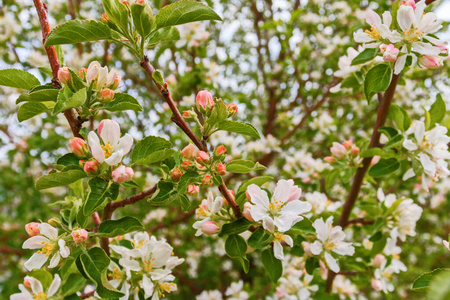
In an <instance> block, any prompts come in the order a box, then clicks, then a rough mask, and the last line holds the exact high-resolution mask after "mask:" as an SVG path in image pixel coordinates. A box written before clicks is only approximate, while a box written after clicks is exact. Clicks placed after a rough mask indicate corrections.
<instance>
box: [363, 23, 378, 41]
mask: <svg viewBox="0 0 450 300" xmlns="http://www.w3.org/2000/svg"><path fill="white" fill-rule="evenodd" d="M364 32H365V33H367V34H368V35H369V36H370V37H371V38H373V39H374V40H378V39H380V38H381V35H380V33H379V32H378V28H377V27H375V26H373V24H372V27H370V30H368V29H366V30H364Z"/></svg>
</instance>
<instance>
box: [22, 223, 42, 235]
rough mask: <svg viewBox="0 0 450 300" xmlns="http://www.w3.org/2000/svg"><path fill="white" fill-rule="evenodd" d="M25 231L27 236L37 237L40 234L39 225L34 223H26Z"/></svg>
mask: <svg viewBox="0 0 450 300" xmlns="http://www.w3.org/2000/svg"><path fill="white" fill-rule="evenodd" d="M25 230H26V232H27V233H28V235H29V236H35V235H39V234H40V231H39V223H36V222H31V223H28V224H27V225H25Z"/></svg>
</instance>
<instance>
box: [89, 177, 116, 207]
mask: <svg viewBox="0 0 450 300" xmlns="http://www.w3.org/2000/svg"><path fill="white" fill-rule="evenodd" d="M88 184H89V194H88V196H87V199H86V203H85V204H84V208H83V213H84V215H85V216H87V215H91V214H92V213H94V212H95V211H96V210H97V209H98V208H99V207H101V206H102V204H103V201H104V200H105V199H106V197H107V196H108V189H109V187H110V183H109V182H108V181H106V180H104V179H101V178H98V177H96V178H92V179H91V180H89V183H88Z"/></svg>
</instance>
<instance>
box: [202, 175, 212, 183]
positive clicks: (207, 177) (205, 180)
mask: <svg viewBox="0 0 450 300" xmlns="http://www.w3.org/2000/svg"><path fill="white" fill-rule="evenodd" d="M202 184H204V185H207V186H211V185H213V184H214V183H213V181H212V177H211V176H209V175H206V176H205V177H203V179H202Z"/></svg>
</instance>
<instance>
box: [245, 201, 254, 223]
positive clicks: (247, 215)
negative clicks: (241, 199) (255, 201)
mask: <svg viewBox="0 0 450 300" xmlns="http://www.w3.org/2000/svg"><path fill="white" fill-rule="evenodd" d="M252 206H253V205H252V204H251V203H250V202H245V203H244V211H243V212H242V214H243V215H244V217H245V218H246V219H247V220H249V221H250V222H255V220H254V219H253V217H252V214H251V213H250V209H251V208H252Z"/></svg>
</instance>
